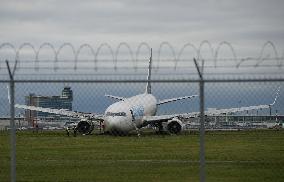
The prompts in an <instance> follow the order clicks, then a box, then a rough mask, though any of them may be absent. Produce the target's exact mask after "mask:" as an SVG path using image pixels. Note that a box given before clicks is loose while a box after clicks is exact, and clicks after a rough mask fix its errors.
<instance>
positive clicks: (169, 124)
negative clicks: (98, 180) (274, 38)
mask: <svg viewBox="0 0 284 182" xmlns="http://www.w3.org/2000/svg"><path fill="white" fill-rule="evenodd" d="M151 70H152V49H151V53H150V59H149V67H148V75H147V84H146V89H145V92H144V93H142V94H139V95H135V96H132V97H129V98H124V97H119V96H113V95H105V96H106V97H109V98H112V99H115V100H118V101H117V102H115V103H113V104H111V105H110V106H109V107H108V108H107V109H106V110H105V113H104V114H100V115H99V114H95V113H82V112H75V111H70V110H67V109H52V108H43V107H35V106H27V105H19V104H15V107H16V108H20V109H28V110H34V111H40V112H47V113H53V114H59V115H64V116H69V117H74V118H78V119H80V120H79V122H78V123H77V124H75V125H74V128H73V130H74V136H76V133H77V132H79V133H81V134H83V135H87V134H91V132H92V131H93V130H94V126H95V122H100V123H102V125H103V131H104V133H111V134H127V133H129V132H130V131H134V130H135V131H136V132H137V135H138V136H140V129H141V128H143V127H145V126H147V125H151V126H155V127H157V128H158V129H159V131H160V132H161V131H164V130H165V129H166V130H167V131H168V132H169V133H171V134H178V133H180V132H181V131H182V130H183V122H182V121H181V118H188V117H198V116H199V114H200V113H199V112H191V113H184V114H171V115H156V113H157V109H158V106H160V105H162V104H168V103H171V102H176V101H179V100H183V99H192V98H195V97H197V96H198V95H191V96H183V97H177V98H171V99H165V100H157V99H156V97H155V96H154V95H152V93H151V74H152V73H151ZM279 90H280V88H279V89H278V91H277V94H276V97H275V99H274V102H273V103H272V104H268V105H258V106H249V107H240V108H230V109H218V110H217V109H214V110H208V111H206V112H205V115H221V114H228V113H235V112H242V111H249V110H257V109H265V108H270V107H271V106H273V105H274V104H275V102H276V100H277V97H278V94H279ZM164 126H165V127H164ZM68 135H69V133H68Z"/></svg>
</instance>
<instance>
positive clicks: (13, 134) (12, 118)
mask: <svg viewBox="0 0 284 182" xmlns="http://www.w3.org/2000/svg"><path fill="white" fill-rule="evenodd" d="M6 64H7V69H8V72H9V77H10V88H9V90H10V91H9V95H8V97H9V101H10V129H11V133H10V135H11V182H16V127H15V82H14V74H15V70H16V66H17V61H16V62H15V65H14V69H13V71H12V70H11V68H10V65H9V62H8V61H7V60H6Z"/></svg>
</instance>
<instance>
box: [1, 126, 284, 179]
mask: <svg viewBox="0 0 284 182" xmlns="http://www.w3.org/2000/svg"><path fill="white" fill-rule="evenodd" d="M198 141H199V135H198V133H191V134H182V135H177V136H170V135H160V136H159V135H154V134H144V135H143V136H142V137H141V138H137V137H136V136H135V135H131V136H125V137H115V136H103V135H100V136H98V135H90V136H79V137H76V138H74V137H67V136H65V133H64V132H43V133H32V132H29V131H26V132H18V133H17V181H135V182H137V181H198V180H199V163H198V159H199V143H198ZM9 154H10V149H9V134H8V133H6V132H2V133H0V181H9V178H10V159H9ZM206 159H207V165H206V175H207V181H218V182H220V181H226V182H227V181H284V131H283V130H280V131H276V130H258V131H238V132H207V133H206Z"/></svg>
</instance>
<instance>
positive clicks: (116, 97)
mask: <svg viewBox="0 0 284 182" xmlns="http://www.w3.org/2000/svg"><path fill="white" fill-rule="evenodd" d="M105 96H106V97H109V98H112V99H117V100H121V101H122V100H124V99H125V98H124V97H119V96H114V95H105Z"/></svg>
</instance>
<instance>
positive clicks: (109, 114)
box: [106, 112, 126, 117]
mask: <svg viewBox="0 0 284 182" xmlns="http://www.w3.org/2000/svg"><path fill="white" fill-rule="evenodd" d="M106 116H113V117H114V116H124V117H125V116H126V113H125V112H107V113H106Z"/></svg>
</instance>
